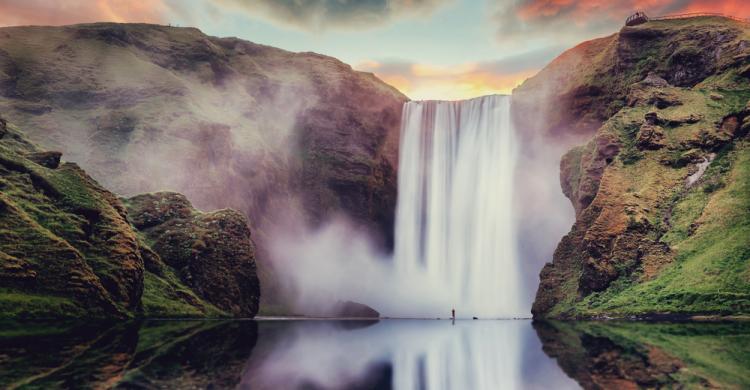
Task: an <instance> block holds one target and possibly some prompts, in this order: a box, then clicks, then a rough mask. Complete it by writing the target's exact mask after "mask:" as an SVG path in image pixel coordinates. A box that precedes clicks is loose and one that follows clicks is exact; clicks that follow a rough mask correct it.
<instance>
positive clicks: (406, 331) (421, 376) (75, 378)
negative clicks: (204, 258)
mask: <svg viewBox="0 0 750 390" xmlns="http://www.w3.org/2000/svg"><path fill="white" fill-rule="evenodd" d="M571 378H572V379H571ZM686 386H687V387H707V388H729V389H733V388H737V389H741V388H750V323H747V322H729V323H677V324H674V323H633V322H614V321H611V322H597V321H594V322H586V321H582V322H560V323H557V322H534V323H532V322H531V321H525V320H523V321H519V320H510V321H507V320H506V321H496V320H495V321H492V320H486V321H484V320H479V321H472V320H458V321H456V322H455V325H454V324H452V323H451V322H450V321H447V320H443V321H433V320H382V321H369V322H367V321H309V320H289V321H287V320H285V321H278V320H260V321H146V322H142V321H132V322H125V323H117V324H112V323H109V324H97V323H94V322H87V323H66V322H62V321H49V322H30V323H9V322H0V388H8V389H14V388H24V389H78V388H126V389H174V388H196V389H208V388H211V389H228V388H229V389H231V388H239V389H253V390H258V389H274V390H276V389H282V390H283V389H391V388H393V389H409V390H411V389H458V390H464V389H483V388H491V389H567V388H578V387H583V388H586V389H621V388H660V387H667V388H682V387H686Z"/></svg>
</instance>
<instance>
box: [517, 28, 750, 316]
mask: <svg viewBox="0 0 750 390" xmlns="http://www.w3.org/2000/svg"><path fill="white" fill-rule="evenodd" d="M514 94H516V95H517V96H516V101H515V102H514V103H515V104H516V107H517V110H518V111H517V112H518V113H519V114H520V115H519V117H520V118H521V120H522V121H523V120H524V119H523V118H524V113H525V112H529V109H530V105H531V104H532V103H533V104H536V105H538V106H539V107H541V109H540V110H541V112H542V113H544V114H545V115H544V116H543V120H541V121H535V122H531V121H527V124H528V125H529V126H530V127H532V128H534V129H536V130H537V131H540V132H541V133H543V134H547V135H550V136H553V137H556V136H559V135H560V134H562V133H565V132H573V133H578V134H590V137H591V138H590V141H589V142H588V143H586V144H585V145H582V146H579V147H576V148H573V149H572V150H570V151H569V152H568V153H567V154H566V155H565V156H564V157H563V160H562V162H561V164H560V168H561V169H560V181H561V185H562V189H563V192H564V193H565V195H566V196H567V197H568V198H569V199H570V200H571V202H572V204H573V207H574V208H575V211H576V222H575V224H574V226H573V228H572V229H571V231H570V233H568V234H567V235H566V236H565V237H564V238H563V239H562V241H561V242H560V244H559V246H558V247H557V250H556V251H555V254H554V258H553V261H552V262H551V263H548V264H547V265H546V266H545V267H544V269H543V270H542V272H541V274H540V286H539V289H538V291H537V296H536V300H535V302H534V306H533V309H532V312H533V314H534V315H535V316H536V317H557V318H575V317H598V316H616V317H625V316H628V317H629V316H657V315H670V316H691V315H700V314H712V315H713V314H717V315H723V314H748V313H750V267H749V266H748V261H750V251H749V250H750V196H749V195H748V194H750V192H749V190H750V139H748V131H749V130H750V26H748V25H747V24H745V23H741V22H736V21H733V20H729V19H725V18H719V17H699V18H688V19H677V20H666V21H651V22H648V23H646V24H643V25H639V26H635V27H624V28H623V29H622V30H621V31H620V32H619V33H618V34H615V35H612V36H610V37H606V38H602V39H597V40H593V41H590V42H585V43H583V44H581V45H579V46H577V47H575V48H573V49H571V50H569V51H568V52H566V53H565V54H563V55H561V56H560V57H559V58H558V59H556V60H555V61H553V62H552V63H551V64H550V65H549V66H547V67H546V68H545V69H544V70H542V71H541V72H540V73H539V74H538V75H537V76H535V77H533V78H532V79H530V80H528V81H527V82H526V83H524V84H523V85H522V86H521V87H519V88H518V90H517V91H515V92H514ZM534 99H537V100H534Z"/></svg>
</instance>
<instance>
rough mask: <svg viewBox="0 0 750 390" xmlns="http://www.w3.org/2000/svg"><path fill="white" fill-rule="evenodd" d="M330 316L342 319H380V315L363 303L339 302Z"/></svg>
mask: <svg viewBox="0 0 750 390" xmlns="http://www.w3.org/2000/svg"><path fill="white" fill-rule="evenodd" d="M330 316H331V317H342V318H379V317H380V313H379V312H378V311H377V310H375V309H373V308H371V307H370V306H367V305H365V304H362V303H358V302H352V301H339V302H337V303H336V305H334V306H333V308H332V309H331V314H330Z"/></svg>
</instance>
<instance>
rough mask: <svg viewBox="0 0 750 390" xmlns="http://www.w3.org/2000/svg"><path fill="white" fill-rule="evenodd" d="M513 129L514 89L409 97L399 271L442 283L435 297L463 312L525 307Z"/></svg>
mask: <svg viewBox="0 0 750 390" xmlns="http://www.w3.org/2000/svg"><path fill="white" fill-rule="evenodd" d="M515 138H516V135H515V131H514V129H513V126H512V121H511V119H510V97H509V96H501V95H492V96H484V97H480V98H475V99H471V100H465V101H415V102H408V103H406V104H405V106H404V112H403V122H402V127H401V147H400V160H399V176H398V191H399V195H398V206H397V211H396V230H395V236H396V250H395V259H394V262H395V267H396V269H395V273H396V275H397V277H396V280H405V281H407V280H414V281H417V280H425V279H426V280H428V281H429V282H430V285H432V286H433V288H437V289H439V290H433V293H434V294H435V295H436V296H440V297H441V299H437V300H436V301H439V302H440V303H441V304H443V305H446V306H447V305H450V306H452V307H455V309H456V311H457V313H456V314H457V316H459V317H471V316H478V317H483V318H509V317H519V316H524V315H525V313H523V312H522V311H521V308H520V296H521V294H520V291H519V288H520V282H519V277H520V275H519V266H518V256H517V251H516V239H515V237H514V230H515V221H514V217H513V207H512V194H513V175H514V173H515V163H516V157H517V145H516V139H515ZM435 286H437V287H435ZM450 309H451V307H443V308H435V307H431V308H430V309H429V310H439V312H437V313H432V312H429V313H425V312H423V311H422V313H423V314H430V315H440V316H442V315H446V314H448V313H449V312H450ZM420 311H421V310H418V311H417V312H420Z"/></svg>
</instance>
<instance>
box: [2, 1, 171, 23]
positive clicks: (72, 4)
mask: <svg viewBox="0 0 750 390" xmlns="http://www.w3.org/2000/svg"><path fill="white" fill-rule="evenodd" d="M167 9H168V7H167V6H166V5H165V4H164V2H163V1H162V0H139V1H130V0H65V1H44V0H3V1H0V25H2V26H21V25H64V24H75V23H91V22H118V23H122V22H145V23H165V19H164V15H165V13H166V11H167Z"/></svg>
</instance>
